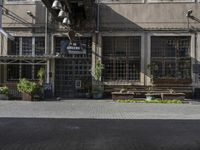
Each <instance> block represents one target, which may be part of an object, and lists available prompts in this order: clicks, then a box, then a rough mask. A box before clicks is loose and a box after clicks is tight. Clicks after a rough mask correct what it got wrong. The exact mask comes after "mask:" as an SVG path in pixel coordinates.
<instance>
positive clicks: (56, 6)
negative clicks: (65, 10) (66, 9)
mask: <svg viewBox="0 0 200 150" xmlns="http://www.w3.org/2000/svg"><path fill="white" fill-rule="evenodd" d="M51 8H52V9H62V4H61V2H60V1H58V0H54V2H53V4H52V6H51Z"/></svg>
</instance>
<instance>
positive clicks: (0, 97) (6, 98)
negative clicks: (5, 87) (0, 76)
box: [0, 94, 9, 100]
mask: <svg viewBox="0 0 200 150" xmlns="http://www.w3.org/2000/svg"><path fill="white" fill-rule="evenodd" d="M8 99H9V98H8V96H7V95H5V94H0V100H8Z"/></svg>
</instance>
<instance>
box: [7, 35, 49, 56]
mask: <svg viewBox="0 0 200 150" xmlns="http://www.w3.org/2000/svg"><path fill="white" fill-rule="evenodd" d="M44 53H45V38H44V37H15V40H14V41H11V40H8V55H20V54H21V55H33V54H35V55H43V54H44Z"/></svg>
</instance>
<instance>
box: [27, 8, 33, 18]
mask: <svg viewBox="0 0 200 150" xmlns="http://www.w3.org/2000/svg"><path fill="white" fill-rule="evenodd" d="M26 13H27V15H29V16H30V17H33V18H34V16H33V14H32V12H31V11H30V10H27V11H26Z"/></svg>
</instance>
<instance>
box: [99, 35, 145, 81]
mask: <svg viewBox="0 0 200 150" xmlns="http://www.w3.org/2000/svg"><path fill="white" fill-rule="evenodd" d="M102 42H103V50H102V52H103V64H104V66H105V69H104V73H103V76H104V80H105V81H108V80H139V79H140V55H141V53H140V52H141V37H139V36H134V37H103V40H102Z"/></svg>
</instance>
